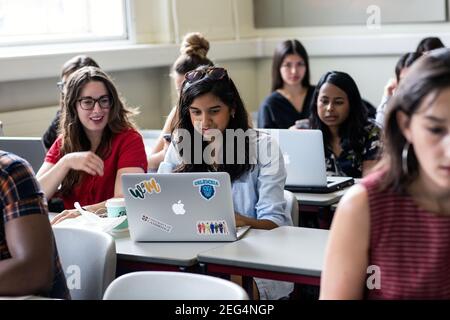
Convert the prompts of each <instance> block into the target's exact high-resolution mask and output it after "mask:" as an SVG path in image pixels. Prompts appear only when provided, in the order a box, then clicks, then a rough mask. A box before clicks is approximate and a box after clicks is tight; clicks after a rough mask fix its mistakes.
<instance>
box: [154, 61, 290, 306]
mask: <svg viewBox="0 0 450 320" xmlns="http://www.w3.org/2000/svg"><path fill="white" fill-rule="evenodd" d="M177 111H178V118H179V122H178V124H177V126H176V128H175V131H174V133H175V139H174V142H173V143H172V144H171V145H170V147H169V149H168V151H167V154H166V157H165V159H164V162H162V163H161V165H160V167H159V172H208V171H217V172H228V173H229V174H230V177H231V182H232V189H233V190H232V196H233V204H234V210H235V217H236V225H237V226H243V225H250V226H251V227H252V228H257V229H273V228H276V227H278V226H285V225H292V219H291V217H290V215H289V214H287V213H286V212H285V207H286V201H285V200H284V194H283V189H284V184H285V180H286V170H285V168H284V162H283V161H282V154H281V152H280V151H279V149H278V147H277V149H276V151H278V152H272V153H271V155H270V157H269V158H265V159H264V160H261V159H260V158H259V157H258V159H255V158H254V157H252V156H251V154H252V152H251V150H256V149H257V148H266V147H270V146H271V145H272V141H271V139H270V136H269V135H267V134H259V133H257V131H255V130H253V129H251V128H250V127H249V121H248V114H247V110H246V109H245V107H244V104H243V102H242V100H241V98H240V95H239V93H238V91H237V89H236V87H235V85H234V83H233V81H232V80H231V79H230V78H229V76H228V74H227V71H226V70H225V69H224V68H218V67H200V68H197V69H196V70H194V71H191V72H188V73H186V76H185V80H184V82H183V85H182V87H181V92H180V100H179V103H178V107H177ZM226 130H228V131H227V132H226ZM181 131H183V132H185V133H186V132H187V133H188V134H189V135H188V136H187V135H183V141H184V139H185V137H187V139H188V140H189V142H190V143H189V146H190V149H191V152H187V150H186V149H185V150H184V151H183V152H182V153H183V154H182V155H180V151H181V148H183V146H186V141H184V143H183V141H179V140H178V139H177V133H179V134H180V136H181ZM239 131H241V132H242V133H247V134H248V136H249V137H250V138H249V139H246V140H245V142H244V143H243V145H240V144H239V143H236V141H235V139H231V138H230V137H229V136H227V134H228V133H238V132H239ZM227 138H228V139H227ZM195 139H200V140H199V141H200V146H201V148H200V149H196V147H195V145H196V143H195ZM197 141H198V140H197ZM177 142H178V143H177ZM213 150H214V151H213ZM232 151H233V153H232V154H233V155H234V156H233V157H231V158H232V159H228V158H227V154H228V155H229V153H230V152H232ZM195 152H197V153H198V156H196V155H195ZM253 154H254V153H253ZM238 159H239V160H241V161H239V160H238ZM198 160H199V161H198ZM257 284H258V288H259V292H260V297H261V298H266V299H279V298H282V297H285V296H287V295H289V293H290V292H291V291H292V288H293V285H292V284H291V283H279V282H273V281H266V280H261V281H260V280H258V281H257Z"/></svg>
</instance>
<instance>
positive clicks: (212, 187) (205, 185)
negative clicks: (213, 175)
mask: <svg viewBox="0 0 450 320" xmlns="http://www.w3.org/2000/svg"><path fill="white" fill-rule="evenodd" d="M193 185H194V187H198V188H199V189H198V191H199V192H200V196H201V197H202V198H203V199H205V200H208V201H209V200H211V199H212V198H214V196H215V195H216V187H220V183H219V180H216V179H207V178H204V179H197V180H194V182H193Z"/></svg>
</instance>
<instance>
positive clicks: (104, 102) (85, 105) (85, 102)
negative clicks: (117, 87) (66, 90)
mask: <svg viewBox="0 0 450 320" xmlns="http://www.w3.org/2000/svg"><path fill="white" fill-rule="evenodd" d="M77 101H78V102H79V103H80V107H81V109H83V110H93V109H94V107H95V104H96V103H97V102H98V105H99V106H100V108H102V109H109V108H111V105H112V99H111V97H110V96H106V95H105V96H101V97H100V98H98V99H94V98H91V97H85V98H81V99H78V100H77Z"/></svg>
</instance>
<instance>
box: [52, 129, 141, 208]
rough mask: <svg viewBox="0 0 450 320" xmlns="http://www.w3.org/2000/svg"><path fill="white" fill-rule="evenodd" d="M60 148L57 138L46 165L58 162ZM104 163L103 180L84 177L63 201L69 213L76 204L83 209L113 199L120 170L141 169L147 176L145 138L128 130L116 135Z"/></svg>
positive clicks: (85, 175) (101, 178)
mask: <svg viewBox="0 0 450 320" xmlns="http://www.w3.org/2000/svg"><path fill="white" fill-rule="evenodd" d="M61 144H62V140H61V137H58V139H56V141H55V143H53V145H52V147H51V148H50V149H49V150H48V152H47V156H46V157H45V161H46V162H49V163H53V164H55V163H57V162H58V161H59V159H60V150H61ZM103 161H104V170H103V176H102V177H101V176H91V175H89V174H87V173H84V174H83V178H82V180H81V181H80V182H79V184H78V185H77V186H75V188H74V189H73V192H71V194H70V195H67V196H63V197H62V199H63V201H64V207H65V208H66V209H72V208H74V206H73V204H74V202H75V201H78V202H79V203H80V205H81V206H86V205H90V204H95V203H99V202H102V201H105V200H107V199H109V198H112V197H114V185H115V181H116V174H117V171H118V170H119V169H122V168H129V167H138V168H142V169H143V170H144V172H147V157H146V154H145V149H144V142H143V140H142V136H141V135H140V134H139V133H138V132H137V131H135V130H125V131H122V132H121V133H119V134H117V135H115V136H114V137H113V139H112V143H111V153H110V154H109V155H108V157H107V158H106V159H103Z"/></svg>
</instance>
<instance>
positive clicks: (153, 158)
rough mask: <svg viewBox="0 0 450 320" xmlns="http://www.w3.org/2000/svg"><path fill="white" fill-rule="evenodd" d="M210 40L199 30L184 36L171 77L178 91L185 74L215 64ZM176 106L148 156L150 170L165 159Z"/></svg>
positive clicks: (155, 168)
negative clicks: (210, 57) (211, 57)
mask: <svg viewBox="0 0 450 320" xmlns="http://www.w3.org/2000/svg"><path fill="white" fill-rule="evenodd" d="M208 51H209V41H208V40H206V38H205V37H204V36H203V35H202V34H201V33H199V32H192V33H188V34H186V35H185V36H184V38H183V42H182V43H181V47H180V56H179V57H178V58H177V60H176V61H175V62H174V64H173V66H172V71H171V73H170V76H171V78H172V79H173V81H174V84H175V89H176V91H177V93H178V92H179V91H180V88H181V84H182V83H183V80H184V75H185V74H186V73H187V72H189V71H192V70H194V69H195V68H197V67H199V66H203V65H205V66H213V65H214V63H213V62H212V61H211V60H209V59H208V57H207V54H208ZM175 109H176V108H173V109H172V111H171V112H170V113H169V115H168V116H167V119H166V122H165V124H164V127H163V129H162V132H161V136H160V137H159V138H158V140H157V141H156V143H155V146H154V147H153V149H152V152H151V154H150V155H149V157H148V170H150V171H156V170H158V167H159V164H160V163H161V161H163V160H164V156H165V154H166V151H167V148H168V147H169V143H170V139H171V137H170V135H171V133H172V130H173V128H174V125H175V122H176V111H175Z"/></svg>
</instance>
